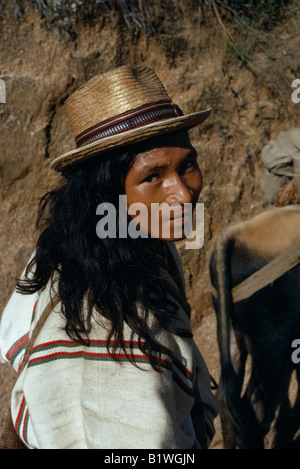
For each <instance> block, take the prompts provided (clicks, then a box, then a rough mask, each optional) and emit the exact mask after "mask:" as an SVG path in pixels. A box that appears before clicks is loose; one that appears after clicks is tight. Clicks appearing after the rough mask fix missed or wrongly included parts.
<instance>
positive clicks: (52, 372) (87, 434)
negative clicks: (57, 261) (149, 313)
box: [0, 243, 219, 449]
mask: <svg viewBox="0 0 300 469" xmlns="http://www.w3.org/2000/svg"><path fill="white" fill-rule="evenodd" d="M170 244H171V243H170ZM170 247H171V250H172V252H173V255H174V256H175V257H176V256H177V257H176V261H177V262H178V261H179V257H178V254H177V251H176V248H175V246H173V245H172V246H170ZM181 272H182V271H181ZM169 280H170V279H169ZM171 281H173V280H172V279H171ZM173 300H174V299H173ZM48 302H49V288H46V289H45V290H43V292H42V293H41V294H40V295H39V294H38V293H36V294H34V295H21V294H19V293H17V292H14V293H13V295H12V297H11V299H10V301H9V303H8V305H7V307H6V308H5V310H4V312H3V315H2V319H1V323H0V339H1V340H2V343H4V346H5V350H4V353H5V355H6V357H7V359H8V360H9V361H10V363H11V364H12V366H13V367H14V369H15V370H16V371H18V369H19V365H20V363H21V360H22V358H23V355H24V351H25V347H26V344H27V342H28V339H29V336H30V334H31V332H32V330H33V328H34V326H35V324H36V322H37V320H38V318H39V317H40V315H41V313H42V312H43V310H44V308H45V307H46V305H47V304H48ZM180 317H181V318H182V321H183V322H184V323H185V324H186V327H187V328H189V327H190V325H189V320H188V317H187V315H186V313H185V311H184V310H183V309H182V307H181V306H180ZM150 325H151V333H152V337H153V338H154V339H155V340H156V341H157V342H158V343H159V344H160V350H161V357H160V363H161V366H162V373H158V372H156V371H155V370H153V368H152V367H151V365H150V363H149V359H148V357H147V356H145V355H144V354H143V353H142V352H141V351H140V349H139V347H138V345H137V337H136V336H135V335H134V334H132V331H131V330H130V329H129V328H128V327H127V326H126V325H125V332H124V336H125V340H126V347H128V354H130V355H131V356H133V358H134V360H135V362H136V365H138V366H134V365H133V364H132V363H131V362H130V360H129V359H128V357H126V355H125V354H124V353H123V352H122V350H121V351H120V362H116V361H115V360H114V359H113V358H112V357H111V356H110V354H109V353H108V351H107V348H106V338H107V328H108V323H107V321H106V320H104V319H103V318H100V317H99V314H97V313H95V315H94V318H93V319H92V329H91V333H90V335H89V339H90V344H89V345H88V344H86V345H85V344H79V343H77V342H75V341H73V340H71V339H70V338H69V336H68V335H67V334H66V332H65V330H64V327H65V319H64V318H63V316H62V315H61V313H60V304H58V305H57V306H56V307H55V308H54V310H53V311H52V312H51V314H50V316H49V317H48V319H47V320H46V323H45V325H44V326H43V328H42V330H41V332H40V333H39V335H38V337H37V339H36V342H35V344H34V347H33V350H32V353H31V355H30V359H29V361H28V363H27V365H26V367H25V368H24V369H23V370H22V372H21V374H20V375H19V377H18V379H17V382H16V384H15V386H14V388H13V392H12V403H11V411H12V418H13V422H14V425H15V428H16V430H17V432H18V434H19V436H20V437H21V439H22V440H23V442H24V443H25V445H26V446H27V447H28V448H37V449H84V448H86V449H87V448H105V449H190V448H199V442H198V441H197V439H196V436H195V430H194V426H193V423H192V419H191V414H190V413H191V409H192V406H193V403H194V399H195V398H194V387H193V380H194V379H195V374H194V370H195V365H196V364H197V367H198V369H199V372H198V375H197V377H196V379H197V385H198V389H199V391H200V395H201V400H202V403H203V410H204V416H205V422H206V425H207V428H208V432H209V434H210V437H208V442H210V439H211V437H212V435H213V434H214V426H213V421H214V418H215V417H216V415H217V412H218V408H219V407H218V403H217V401H216V398H215V397H214V395H213V394H212V392H211V390H210V376H209V373H208V370H207V367H206V365H205V363H204V360H203V358H202V355H201V353H200V352H199V350H198V348H197V346H196V344H195V342H194V340H193V339H192V338H181V337H178V336H177V335H174V334H172V333H170V332H168V331H166V330H164V329H162V328H161V327H160V326H159V324H158V321H157V320H156V319H155V318H154V315H153V317H152V318H151V324H150ZM131 347H132V349H131Z"/></svg>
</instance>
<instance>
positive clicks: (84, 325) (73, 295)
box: [17, 147, 191, 370]
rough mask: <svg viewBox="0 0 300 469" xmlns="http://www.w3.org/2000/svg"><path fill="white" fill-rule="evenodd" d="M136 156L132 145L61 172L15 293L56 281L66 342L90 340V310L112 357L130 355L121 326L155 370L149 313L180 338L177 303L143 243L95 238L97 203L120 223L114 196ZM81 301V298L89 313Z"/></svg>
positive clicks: (44, 204)
mask: <svg viewBox="0 0 300 469" xmlns="http://www.w3.org/2000/svg"><path fill="white" fill-rule="evenodd" d="M137 152H138V150H137V149H135V150H134V147H131V149H124V150H123V151H121V152H120V151H119V152H118V153H116V152H115V153H110V154H107V155H106V156H105V157H103V156H100V157H94V158H92V159H90V160H88V161H87V162H85V163H84V164H81V165H77V166H74V167H71V168H70V169H68V170H66V171H65V172H64V173H63V177H62V181H61V183H60V185H59V186H58V187H57V188H56V189H54V190H52V191H50V192H48V193H47V194H45V195H44V197H42V199H41V201H40V205H39V214H38V219H37V228H38V229H39V230H40V236H39V239H38V242H37V246H36V251H35V256H34V258H33V259H32V261H31V262H30V263H29V264H28V267H27V270H26V274H25V277H24V278H23V279H19V281H18V284H17V288H18V290H19V291H20V292H21V293H23V294H31V293H34V292H36V291H39V290H42V289H43V288H45V287H46V285H47V284H48V282H51V281H53V279H54V278H55V277H56V278H57V279H58V294H59V296H60V298H61V302H62V314H63V315H64V317H65V319H66V326H65V330H66V332H67V334H68V335H69V337H71V338H72V339H74V340H76V341H84V342H85V343H88V333H89V331H90V327H91V318H92V315H93V317H95V311H96V314H99V315H102V316H104V317H105V318H107V319H108V320H109V321H110V324H111V328H110V331H109V334H108V338H107V348H108V351H109V353H110V354H111V355H112V356H113V357H114V358H115V359H116V360H117V358H116V353H115V351H116V349H117V348H120V347H121V349H122V350H123V351H124V353H125V354H126V355H127V356H129V355H128V353H127V352H126V347H125V344H124V336H123V327H124V322H125V323H127V324H128V326H129V327H130V328H131V329H132V331H133V332H134V333H136V334H137V335H138V338H139V346H140V348H141V349H142V351H143V352H144V353H145V354H147V355H148V357H149V358H150V363H151V365H152V367H153V368H154V369H156V370H158V369H159V365H158V362H159V360H157V359H155V357H156V358H157V353H159V347H157V344H156V343H155V341H154V340H153V339H152V338H151V334H150V331H149V326H148V319H149V314H150V312H151V311H152V312H154V314H155V316H156V318H157V319H158V321H159V322H160V325H161V326H162V327H163V328H165V329H166V330H168V331H170V332H172V333H174V334H177V335H180V336H188V337H190V336H191V334H190V332H189V331H188V330H186V329H185V328H182V322H181V321H179V320H178V311H177V305H176V303H174V302H173V301H171V300H168V299H167V296H166V290H165V288H164V286H163V284H162V282H161V281H160V280H161V274H160V272H159V263H158V262H156V260H155V255H154V252H153V248H152V247H151V245H150V243H149V238H141V237H139V238H137V239H132V238H130V237H129V236H128V237H126V238H120V237H118V236H117V237H116V238H112V237H109V236H108V237H106V238H104V239H100V238H99V237H98V236H97V234H96V225H97V222H98V221H99V216H97V215H96V208H97V206H98V205H99V204H100V203H105V202H106V203H107V202H108V203H112V204H113V205H114V206H115V208H116V215H117V217H116V218H117V221H118V218H119V217H118V214H119V205H118V204H119V195H120V194H124V184H123V182H124V179H125V177H126V174H127V172H128V171H129V168H130V165H131V164H132V162H133V160H134V158H135V156H136V155H137ZM128 221H129V220H127V222H128ZM83 301H87V312H86V308H83ZM138 305H139V306H140V307H141V308H142V314H141V310H138Z"/></svg>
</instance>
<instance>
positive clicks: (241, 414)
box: [211, 228, 262, 448]
mask: <svg viewBox="0 0 300 469" xmlns="http://www.w3.org/2000/svg"><path fill="white" fill-rule="evenodd" d="M233 244H234V233H233V230H232V229H231V228H228V229H227V230H225V231H224V232H223V233H222V234H221V235H220V236H219V238H218V240H217V243H216V246H215V250H214V254H213V257H212V264H213V267H212V265H211V271H212V269H213V270H214V272H215V279H216V284H215V285H214V287H215V288H216V298H215V299H214V305H215V309H216V315H217V336H218V346H219V351H220V362H221V377H220V391H221V394H222V402H220V404H221V412H222V415H223V418H226V419H227V424H226V427H227V428H228V427H230V430H231V432H232V433H233V434H234V440H235V442H236V446H238V447H239V448H253V447H262V438H261V435H260V430H259V427H258V424H257V422H256V419H255V415H254V411H253V409H252V406H251V404H250V402H249V401H248V400H247V399H245V398H242V397H241V391H240V388H241V385H240V383H239V378H238V376H237V373H236V371H235V369H234V366H233V363H232V357H231V352H230V331H231V317H232V312H233V302H232V297H231V289H232V285H231V271H230V256H231V248H232V246H233ZM222 423H223V422H222Z"/></svg>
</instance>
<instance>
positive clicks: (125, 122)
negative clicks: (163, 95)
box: [75, 100, 183, 148]
mask: <svg viewBox="0 0 300 469" xmlns="http://www.w3.org/2000/svg"><path fill="white" fill-rule="evenodd" d="M179 116H183V112H182V110H181V109H180V107H179V106H177V105H176V104H174V103H173V102H172V101H171V100H165V101H158V102H154V103H148V104H145V105H143V106H139V107H137V108H135V109H131V110H130V111H127V112H124V113H122V114H119V115H117V116H114V117H112V118H111V119H107V120H105V121H103V122H100V123H99V124H95V125H93V126H92V127H89V128H88V129H86V130H85V131H84V132H82V133H80V134H79V135H77V136H76V137H75V142H76V146H77V148H80V147H83V146H85V145H88V144H90V143H93V142H95V141H97V140H101V139H102V138H105V137H112V136H113V135H116V134H120V133H124V132H126V131H128V130H132V129H136V128H138V127H143V126H145V125H148V124H151V123H153V122H157V121H160V120H164V119H170V118H172V117H174V118H176V117H179Z"/></svg>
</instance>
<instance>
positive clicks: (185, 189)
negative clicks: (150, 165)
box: [164, 175, 193, 205]
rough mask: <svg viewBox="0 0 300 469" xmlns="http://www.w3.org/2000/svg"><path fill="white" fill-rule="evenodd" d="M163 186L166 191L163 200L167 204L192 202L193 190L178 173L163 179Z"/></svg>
mask: <svg viewBox="0 0 300 469" xmlns="http://www.w3.org/2000/svg"><path fill="white" fill-rule="evenodd" d="M164 188H165V190H166V191H167V197H166V199H165V201H166V202H167V203H168V204H169V205H172V204H180V205H183V204H188V203H192V202H193V190H192V189H191V188H190V187H189V185H188V184H187V182H186V181H185V180H184V178H183V177H181V176H180V175H176V176H174V177H173V178H169V179H168V181H165V183H164Z"/></svg>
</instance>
